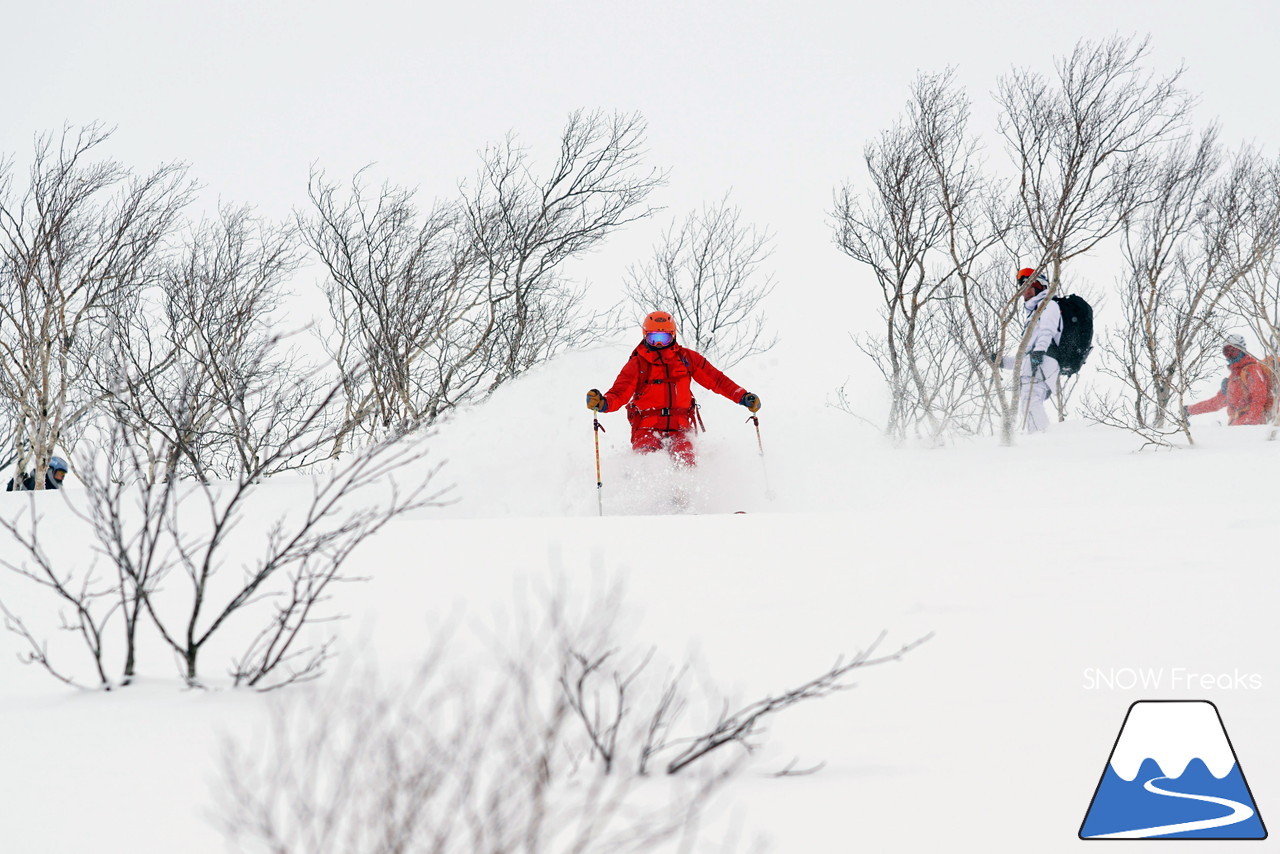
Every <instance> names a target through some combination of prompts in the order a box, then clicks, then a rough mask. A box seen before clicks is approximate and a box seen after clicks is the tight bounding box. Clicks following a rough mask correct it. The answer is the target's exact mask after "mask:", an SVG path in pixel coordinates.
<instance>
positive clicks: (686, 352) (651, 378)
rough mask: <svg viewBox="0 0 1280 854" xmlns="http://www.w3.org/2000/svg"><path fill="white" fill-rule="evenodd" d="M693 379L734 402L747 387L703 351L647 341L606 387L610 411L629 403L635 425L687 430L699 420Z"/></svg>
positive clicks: (630, 413) (630, 417)
mask: <svg viewBox="0 0 1280 854" xmlns="http://www.w3.org/2000/svg"><path fill="white" fill-rule="evenodd" d="M690 379H694V380H697V381H698V385H701V386H703V387H705V388H709V389H711V390H712V391H714V392H715V393H716V394H720V395H724V396H725V397H727V398H729V399H730V400H732V401H733V402H734V403H737V402H738V401H740V400H742V396H743V395H744V394H746V393H747V390H746V389H744V388H743V387H742V386H740V385H738V384H737V383H735V382H734V381H733V380H731V379H729V378H728V377H726V376H725V375H724V374H723V373H721V372H720V371H719V370H718V369H717V368H716V367H715V366H714V365H712V364H711V363H710V362H708V361H707V359H706V357H705V356H703V355H702V354H701V353H697V352H695V351H693V350H690V349H689V348H688V347H681V346H680V345H679V344H671V345H670V346H668V347H663V348H661V349H655V348H653V347H650V346H649V345H648V344H645V343H643V342H641V344H640V346H638V347H636V348H635V349H634V350H632V351H631V357H630V358H629V359H627V363H626V364H625V365H623V366H622V370H621V371H619V372H618V378H617V379H616V380H614V381H613V386H612V388H610V389H609V390H608V391H607V392H605V394H604V399H605V403H606V405H607V408H606V409H605V411H606V412H613V411H614V410H616V409H618V408H620V407H621V406H622V405H623V404H626V407H627V417H628V419H630V421H631V426H632V428H633V429H639V430H663V431H672V430H687V429H689V427H690V426H691V425H692V423H693V421H692V419H693V391H692V389H691V388H690V387H689V380H690Z"/></svg>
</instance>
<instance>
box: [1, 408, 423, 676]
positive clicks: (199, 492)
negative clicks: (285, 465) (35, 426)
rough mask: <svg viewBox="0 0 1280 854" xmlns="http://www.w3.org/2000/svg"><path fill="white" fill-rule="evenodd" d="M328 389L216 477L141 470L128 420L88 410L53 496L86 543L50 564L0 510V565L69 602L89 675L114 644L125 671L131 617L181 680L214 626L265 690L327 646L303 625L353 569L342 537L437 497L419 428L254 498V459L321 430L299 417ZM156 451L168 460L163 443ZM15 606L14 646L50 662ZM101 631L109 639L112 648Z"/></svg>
mask: <svg viewBox="0 0 1280 854" xmlns="http://www.w3.org/2000/svg"><path fill="white" fill-rule="evenodd" d="M338 396H339V391H338V388H337V387H336V386H335V387H333V388H331V389H330V392H329V394H328V395H327V397H326V398H325V399H324V400H322V401H321V402H320V403H319V404H317V405H316V406H314V407H313V408H312V409H311V410H310V411H308V412H306V413H303V414H302V415H300V416H293V415H291V416H290V420H289V421H288V424H287V426H283V427H281V428H280V429H273V430H267V431H264V435H267V436H270V437H271V438H272V441H273V442H275V443H276V444H273V445H272V446H270V448H268V449H267V450H266V453H262V454H260V455H259V457H258V458H257V461H256V464H255V467H254V468H253V469H251V470H248V471H244V472H241V473H239V475H238V476H237V477H235V478H233V479H231V480H230V481H227V482H222V483H205V482H200V481H198V480H195V479H182V478H179V477H176V476H171V475H170V474H169V473H167V472H164V471H161V472H160V473H159V474H158V475H156V473H155V472H154V471H153V462H154V460H153V459H152V458H151V457H149V456H148V455H147V453H146V451H145V450H144V449H140V447H139V446H138V445H137V443H136V442H134V441H133V434H132V432H131V431H130V429H129V428H128V427H127V425H125V424H124V423H123V422H121V421H119V420H115V419H112V418H110V417H107V416H100V417H99V419H98V421H97V424H98V425H99V428H100V429H98V430H97V431H90V433H89V435H87V436H86V438H85V439H84V440H83V441H84V443H85V445H86V446H87V447H88V448H89V449H90V453H89V454H88V455H87V456H88V457H89V459H90V460H91V461H92V462H91V463H87V464H86V465H84V466H82V467H81V469H80V471H79V478H80V481H81V483H82V484H83V487H84V488H83V492H82V493H80V494H78V495H76V496H70V495H69V494H68V497H69V501H70V502H71V506H72V511H73V513H74V514H75V515H76V516H77V517H78V518H79V519H80V520H81V521H82V522H83V523H84V525H85V532H84V537H85V538H86V539H88V540H89V541H91V542H93V543H94V544H95V547H94V550H93V551H92V552H90V553H87V554H77V555H75V556H64V557H63V558H62V559H61V560H62V562H61V563H60V562H59V561H58V560H57V559H54V558H51V557H50V556H49V555H48V553H47V549H46V548H45V547H44V546H43V545H42V544H41V543H40V540H39V537H38V536H37V532H36V528H35V521H34V517H33V521H31V523H30V524H31V532H30V535H29V536H19V534H20V533H21V532H22V530H23V529H22V528H21V527H20V525H19V524H18V521H17V520H15V521H4V520H0V526H3V528H5V529H6V530H8V531H9V533H10V534H11V535H12V536H13V538H14V541H15V543H16V544H17V545H18V546H19V547H20V548H19V551H18V553H17V554H16V555H15V556H13V557H11V558H9V559H7V560H5V561H0V565H2V566H7V567H8V568H9V569H11V570H13V571H15V572H17V573H18V574H20V575H22V576H24V577H26V578H28V579H29V580H31V581H33V582H36V583H38V584H40V585H42V586H44V587H47V588H49V589H50V590H51V591H52V593H53V594H55V595H56V597H57V598H58V599H59V600H60V601H61V602H63V603H64V607H67V606H69V607H71V608H73V610H74V612H75V617H74V619H75V622H76V624H78V625H80V626H81V628H80V630H79V633H80V635H81V636H82V637H83V639H84V642H85V643H86V644H87V645H88V647H89V649H90V652H91V653H92V654H93V657H94V660H95V662H98V672H99V676H100V678H101V682H102V685H103V686H104V687H110V686H111V685H112V684H114V682H115V681H116V677H115V676H114V674H113V673H108V672H107V670H106V666H105V665H103V664H102V662H103V661H104V659H105V657H106V656H107V655H108V654H110V655H112V656H114V655H115V652H114V650H117V649H118V650H119V655H120V657H121V659H122V661H123V670H122V673H121V676H120V681H121V682H122V683H124V684H128V682H130V681H131V680H132V678H133V677H134V675H135V673H136V665H137V650H138V646H137V643H136V638H137V634H138V628H139V624H140V622H141V621H144V620H145V621H146V623H147V624H148V625H149V626H150V627H151V628H152V629H154V631H155V632H156V633H157V634H158V635H159V637H160V639H161V641H162V643H163V645H164V646H165V647H166V648H167V649H168V650H169V651H170V652H171V654H172V655H173V656H174V657H175V658H176V659H177V660H178V662H179V666H180V670H181V676H182V678H183V679H184V680H185V681H186V682H187V683H188V684H191V685H201V684H203V683H204V680H205V679H206V671H205V670H204V669H202V666H203V661H204V657H203V653H204V652H205V650H206V649H207V648H208V647H210V646H211V645H213V644H214V642H215V641H217V642H218V646H219V648H220V649H221V648H225V647H226V646H227V643H228V641H226V640H225V639H226V638H227V637H228V635H230V634H231V632H229V631H228V630H227V627H228V626H231V625H237V624H238V625H239V626H240V630H241V632H244V633H247V634H248V635H250V637H249V640H248V642H247V643H245V644H244V645H243V647H242V649H241V651H240V652H239V653H238V654H235V655H234V656H233V657H232V663H231V668H230V670H231V675H232V677H233V679H234V684H236V685H245V686H249V687H253V688H257V689H260V690H266V689H270V688H274V687H278V686H280V685H282V684H289V683H292V682H297V681H305V680H308V679H311V678H314V677H315V676H316V675H318V674H319V673H320V672H322V670H323V668H324V666H325V665H326V663H327V662H328V660H329V659H330V657H331V655H332V648H331V642H330V641H328V640H325V639H319V640H318V639H317V634H318V633H317V631H316V629H317V627H318V625H319V624H320V623H322V622H324V621H325V620H326V619H332V618H333V617H334V616H335V614H334V613H333V612H331V611H330V610H328V606H327V605H326V603H327V601H328V600H329V597H330V595H331V594H332V592H333V590H334V588H335V587H336V586H337V585H339V584H340V583H342V582H343V581H348V580H353V576H351V575H350V574H348V573H347V571H346V562H347V559H348V558H349V557H350V556H351V553H352V551H353V550H354V549H355V548H356V547H357V546H359V545H360V543H362V542H364V541H365V540H367V539H368V538H369V537H371V536H373V535H374V534H376V533H377V532H378V531H379V530H381V529H382V527H383V526H385V525H386V524H387V523H388V522H390V521H391V520H392V519H395V518H397V517H399V516H401V515H403V514H404V513H407V512H410V511H413V510H415V509H418V508H422V507H426V506H431V505H433V504H436V503H438V502H439V500H440V498H441V495H442V492H441V490H439V489H435V488H433V487H432V485H431V484H432V480H433V478H434V476H435V474H436V471H437V467H434V466H432V467H426V466H424V465H423V464H422V463H421V462H420V461H421V460H422V458H423V456H424V455H425V453H426V444H425V439H424V438H423V437H411V438H405V437H399V436H397V437H391V438H388V439H384V440H382V441H380V442H377V443H371V444H368V445H366V446H365V447H364V448H362V449H361V451H360V452H359V453H357V454H353V455H352V456H350V457H349V458H348V459H346V460H344V461H343V463H342V464H341V465H339V466H337V467H336V468H334V469H333V470H332V471H330V472H327V473H324V474H318V475H316V476H314V477H313V478H312V479H311V480H310V481H304V482H303V483H302V484H301V485H300V488H299V495H298V496H297V498H298V500H297V501H296V502H294V503H293V504H292V505H291V506H290V507H289V508H288V509H286V510H284V511H276V510H274V509H272V510H271V511H268V512H264V509H263V504H262V492H263V490H262V481H263V473H264V472H266V471H271V470H274V469H276V468H278V466H279V464H280V460H282V459H286V458H291V457H296V456H298V455H299V454H304V453H306V450H305V448H304V447H302V446H310V447H312V448H313V449H314V448H319V447H322V446H323V445H325V444H326V443H327V442H328V441H329V439H328V437H326V436H324V435H323V434H317V433H316V432H315V431H314V430H312V429H311V425H310V424H309V423H308V422H310V421H314V420H318V419H321V418H323V417H324V411H323V410H324V409H325V408H329V407H334V406H337V405H338V404H337V399H338ZM157 457H158V459H160V460H173V459H177V455H175V454H173V453H170V452H167V451H163V452H161V453H160V454H158V455H157ZM102 566H106V567H107V568H108V570H107V571H105V572H103V571H102V570H101V567H102ZM67 579H70V580H71V581H67ZM27 617H28V615H25V614H16V613H13V612H12V611H11V613H10V625H11V627H15V630H19V629H20V631H19V634H21V635H23V637H24V638H26V640H27V643H28V646H29V651H30V654H29V658H30V659H31V660H32V661H33V662H36V663H40V664H42V665H44V666H46V668H48V669H50V671H51V672H53V670H54V667H53V666H51V659H50V658H49V657H48V656H47V655H45V653H44V646H43V640H42V636H41V634H40V633H39V632H38V631H37V630H36V629H35V628H34V621H26V618H27ZM117 623H119V626H118V628H117ZM112 638H119V639H120V640H122V641H123V643H121V644H120V645H119V646H118V647H117V646H116V643H117V642H118V641H113V640H112ZM60 672H61V671H60ZM55 675H56V674H55Z"/></svg>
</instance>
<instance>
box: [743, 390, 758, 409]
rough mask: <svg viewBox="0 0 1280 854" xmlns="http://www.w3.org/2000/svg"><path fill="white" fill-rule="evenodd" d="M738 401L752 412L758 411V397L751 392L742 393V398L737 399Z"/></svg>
mask: <svg viewBox="0 0 1280 854" xmlns="http://www.w3.org/2000/svg"><path fill="white" fill-rule="evenodd" d="M738 403H739V404H741V405H742V406H745V407H746V408H747V409H750V410H751V411H752V412H759V411H760V398H759V397H757V396H756V395H754V394H752V393H751V392H747V393H746V394H744V395H743V396H742V400H740V401H738Z"/></svg>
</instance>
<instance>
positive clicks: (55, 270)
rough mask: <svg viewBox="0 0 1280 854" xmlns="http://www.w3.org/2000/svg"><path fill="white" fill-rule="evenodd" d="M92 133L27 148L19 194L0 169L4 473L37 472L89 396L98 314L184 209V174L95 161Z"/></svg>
mask: <svg viewBox="0 0 1280 854" xmlns="http://www.w3.org/2000/svg"><path fill="white" fill-rule="evenodd" d="M109 137H110V131H108V130H106V129H104V128H103V127H101V126H100V125H90V126H88V127H84V128H78V129H77V128H71V127H67V128H64V129H63V131H62V132H61V134H46V135H44V136H42V137H40V138H38V139H37V140H36V145H35V156H34V159H33V161H32V164H31V167H30V171H29V174H28V177H27V182H26V186H25V188H23V189H21V190H16V189H15V187H14V171H13V162H12V161H11V160H10V161H4V162H0V395H3V396H4V397H5V398H7V399H8V400H10V401H11V402H12V403H13V405H14V406H15V408H16V410H17V419H18V420H17V437H16V439H17V448H18V454H17V464H16V467H15V474H20V473H21V472H22V471H23V470H25V469H26V467H27V466H28V465H31V466H32V470H33V471H35V472H36V473H37V476H36V477H35V483H36V488H37V489H42V488H43V486H44V478H43V477H40V476H38V474H39V473H41V472H43V471H44V470H45V468H46V467H47V466H48V462H49V457H50V456H52V454H53V452H54V449H55V448H56V447H58V446H59V444H60V442H61V441H62V440H63V433H64V431H65V430H66V429H67V427H68V425H70V424H72V423H74V422H75V421H76V420H78V419H79V418H81V417H83V415H84V413H85V412H87V411H88V410H89V409H90V408H91V407H92V406H93V405H95V403H96V402H97V399H96V397H95V395H94V394H93V393H92V391H91V390H90V388H89V385H88V384H87V383H86V382H85V376H84V375H85V372H86V370H87V367H86V362H87V359H86V356H85V354H86V352H88V351H91V350H92V349H93V348H94V347H95V346H96V342H95V341H92V340H89V339H90V337H91V334H92V329H93V326H94V324H95V323H96V322H97V321H99V320H100V319H101V316H102V314H103V312H104V311H106V310H107V309H108V308H110V307H111V306H112V305H114V304H115V303H116V302H118V301H120V300H122V299H127V298H128V296H129V295H130V293H131V292H133V291H134V290H136V289H138V288H140V287H143V286H144V285H145V284H146V283H147V281H146V276H147V275H148V273H149V263H150V261H151V259H152V258H153V256H154V255H155V254H156V253H157V252H158V251H159V250H160V248H161V246H162V243H163V241H164V239H165V238H166V237H167V236H168V235H169V233H170V232H171V230H172V228H173V225H174V222H175V220H176V218H177V216H178V214H179V212H180V211H181V210H182V208H183V207H184V206H185V205H186V204H187V202H188V200H189V198H190V195H191V187H190V184H189V183H188V181H187V179H186V170H185V167H182V166H179V165H164V166H160V167H158V168H157V169H155V170H154V171H152V172H151V173H149V174H146V175H141V176H139V175H135V174H133V173H132V172H131V171H130V170H128V169H127V168H125V167H124V166H122V165H121V164H119V163H117V162H115V161H113V160H110V159H105V158H104V159H98V158H97V154H98V150H99V148H100V146H102V145H103V144H104V143H105V142H106V141H107V140H108V138H109Z"/></svg>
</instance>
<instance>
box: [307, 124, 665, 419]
mask: <svg viewBox="0 0 1280 854" xmlns="http://www.w3.org/2000/svg"><path fill="white" fill-rule="evenodd" d="M644 130H645V128H644V123H643V121H642V120H641V119H640V117H638V116H634V115H621V114H613V115H606V114H604V113H583V112H577V113H574V114H572V115H571V116H570V117H569V120H568V123H567V124H566V126H565V129H564V131H563V133H562V135H561V138H560V146H559V153H558V155H557V157H556V158H555V159H554V160H553V162H552V163H551V166H550V168H549V169H548V170H547V172H546V173H545V174H541V175H540V174H538V173H537V170H536V169H535V166H534V163H533V160H532V157H531V155H530V154H529V152H528V151H527V150H526V149H524V148H522V147H520V146H519V145H518V144H517V142H516V141H515V139H514V138H508V139H507V140H506V141H505V142H503V143H502V144H500V145H496V146H492V147H490V148H488V149H486V150H485V151H484V152H483V154H482V164H481V167H480V169H479V172H478V174H477V175H476V176H475V177H474V178H473V179H472V180H470V181H468V182H464V183H463V184H462V186H461V188H460V189H461V198H460V200H459V201H457V202H456V203H452V202H451V203H443V204H440V205H438V206H436V207H435V208H434V209H432V210H431V211H429V212H428V213H426V214H425V215H424V214H421V213H420V212H419V211H418V209H417V205H416V203H415V201H414V195H415V194H414V192H413V191H412V190H407V189H404V188H399V187H393V186H384V187H383V188H382V189H381V191H380V192H375V193H373V194H369V193H368V192H367V191H366V190H365V188H364V187H363V185H362V184H361V182H360V180H359V177H357V179H356V181H355V182H354V183H353V186H352V189H351V192H350V193H349V194H348V197H347V198H343V197H342V196H341V195H340V194H339V193H338V190H337V187H336V186H335V185H333V184H332V183H330V182H328V181H326V180H325V179H324V178H323V176H313V179H312V189H311V200H312V204H313V207H314V208H315V216H314V217H312V218H306V217H304V218H302V222H301V225H302V231H303V233H304V235H305V239H306V240H307V242H308V244H309V245H310V246H311V248H312V249H314V250H315V251H316V253H317V254H318V255H319V256H320V258H321V260H322V261H323V263H324V265H325V267H326V269H327V271H328V273H329V278H330V285H329V290H328V293H329V302H330V311H331V314H332V316H333V319H334V323H335V329H336V334H335V339H336V344H335V345H334V346H333V347H332V351H333V353H334V355H335V357H336V358H337V360H338V362H339V364H340V366H341V368H342V370H343V372H344V375H345V376H347V378H348V392H347V393H348V398H349V401H350V402H349V420H350V421H351V423H353V424H355V425H359V426H360V428H361V429H362V430H364V431H365V432H366V433H368V434H370V435H380V434H382V433H385V431H388V430H409V429H414V428H415V427H417V426H419V425H423V424H430V423H431V422H432V421H434V420H435V419H436V418H437V417H439V415H440V414H441V413H443V412H445V411H448V410H449V409H452V408H453V407H455V406H457V405H459V404H460V403H463V402H466V401H470V400H475V399H478V398H481V397H483V396H484V395H486V394H488V393H490V392H492V391H493V390H494V389H495V388H497V387H498V386H499V385H501V384H502V383H503V382H506V381H507V380H509V379H511V378H512V377H514V376H516V375H518V374H519V373H521V372H522V371H524V370H526V369H527V368H529V367H531V366H532V365H534V364H537V363H538V362H540V361H542V360H544V359H546V358H547V357H549V356H551V355H553V354H554V353H556V352H558V351H559V350H560V349H562V348H564V347H567V346H570V345H572V344H574V343H580V342H582V341H584V340H589V339H590V338H591V337H592V336H594V335H595V334H596V333H597V328H596V327H597V325H598V324H597V322H596V320H595V319H594V318H593V317H592V316H590V315H588V314H585V313H584V308H583V293H582V291H581V289H580V288H576V287H574V286H573V285H572V284H571V283H570V282H569V281H568V280H567V279H566V277H565V272H564V266H565V264H566V263H567V262H568V261H569V260H570V259H572V258H575V257H578V256H580V255H582V254H583V253H586V252H589V251H591V250H592V249H595V248H596V247H598V246H599V245H600V243H601V242H602V241H604V240H605V239H606V238H607V237H608V236H609V235H610V234H612V233H613V232H615V231H616V230H617V229H619V228H622V227H623V226H625V225H627V224H628V223H630V222H633V221H635V220H637V219H640V218H642V217H645V216H648V215H649V214H650V213H651V212H652V209H651V208H650V207H649V206H648V204H647V199H648V196H649V194H650V193H651V192H652V191H653V190H654V189H655V188H656V187H658V186H659V185H660V184H661V183H662V182H663V180H664V175H663V173H662V172H660V171H658V170H655V169H650V168H647V167H645V166H644V165H643V158H644V150H643V145H644ZM355 378H359V380H358V381H357V380H356V379H355Z"/></svg>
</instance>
